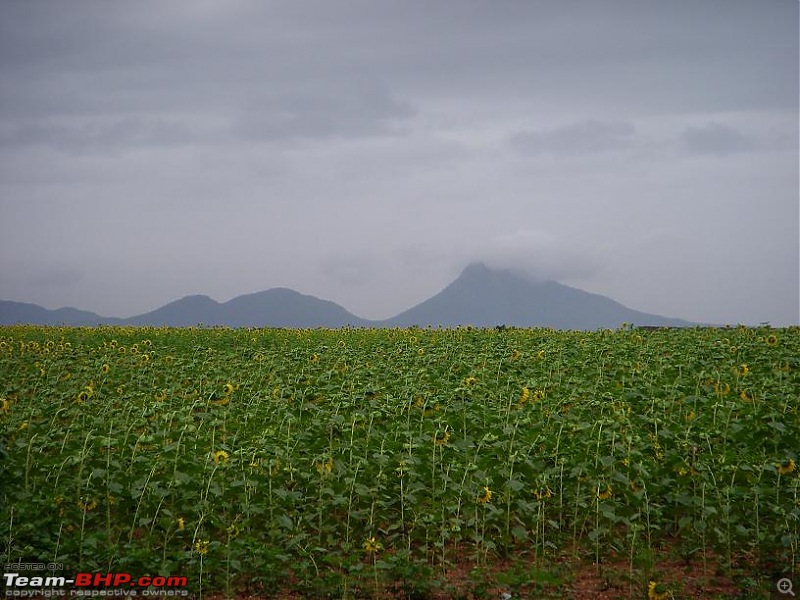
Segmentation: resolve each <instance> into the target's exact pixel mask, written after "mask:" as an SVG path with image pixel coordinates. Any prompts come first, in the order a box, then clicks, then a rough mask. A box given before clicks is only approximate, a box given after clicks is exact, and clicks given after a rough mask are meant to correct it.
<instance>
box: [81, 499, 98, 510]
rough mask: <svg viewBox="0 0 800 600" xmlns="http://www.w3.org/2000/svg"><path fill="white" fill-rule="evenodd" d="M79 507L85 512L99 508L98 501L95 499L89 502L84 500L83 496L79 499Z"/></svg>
mask: <svg viewBox="0 0 800 600" xmlns="http://www.w3.org/2000/svg"><path fill="white" fill-rule="evenodd" d="M78 508H79V509H81V510H82V511H83V512H89V511H91V510H94V509H95V508H97V502H95V501H94V500H90V501H89V502H84V501H83V498H81V499H80V500H78Z"/></svg>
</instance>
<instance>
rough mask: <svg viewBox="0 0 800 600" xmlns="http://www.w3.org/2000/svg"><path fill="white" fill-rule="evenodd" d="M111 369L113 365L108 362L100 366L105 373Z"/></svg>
mask: <svg viewBox="0 0 800 600" xmlns="http://www.w3.org/2000/svg"><path fill="white" fill-rule="evenodd" d="M110 370H111V367H110V366H109V365H108V363H103V366H102V367H100V372H101V373H103V375H108V372H109V371H110Z"/></svg>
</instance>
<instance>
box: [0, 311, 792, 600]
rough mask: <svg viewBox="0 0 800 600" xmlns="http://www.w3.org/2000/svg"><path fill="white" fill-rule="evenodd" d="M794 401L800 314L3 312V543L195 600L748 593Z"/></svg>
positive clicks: (775, 561) (786, 526) (760, 559)
mask: <svg viewBox="0 0 800 600" xmlns="http://www.w3.org/2000/svg"><path fill="white" fill-rule="evenodd" d="M798 399H800V328H797V327H792V328H782V329H776V328H768V327H762V328H745V327H737V328H719V329H713V328H696V329H665V330H656V331H644V330H640V329H635V328H632V327H623V328H621V329H618V330H613V331H612V330H604V331H597V332H583V331H579V332H575V331H572V332H569V331H554V330H544V329H541V330H526V329H513V328H496V329H472V328H468V327H467V328H459V329H385V330H375V329H340V330H330V329H328V330H326V329H313V330H291V329H238V330H236V329H223V328H211V329H202V328H187V329H167V328H163V329H161V328H121V327H120V328H117V327H99V328H58V327H33V326H14V327H4V328H0V554H2V557H3V559H4V561H5V562H6V563H8V562H11V561H34V562H44V563H59V564H63V565H65V568H67V569H71V570H72V571H87V572H98V573H107V572H132V573H136V574H146V575H155V574H162V575H167V574H168V575H185V576H186V577H187V578H188V580H189V587H190V589H191V593H192V594H193V595H194V596H195V597H204V596H208V597H215V598H222V597H236V596H239V597H248V596H249V597H297V598H300V597H339V598H343V597H346V598H351V597H352V598H362V597H363V598H383V597H389V598H438V597H459V596H460V597H464V598H480V597H494V598H496V597H499V596H498V593H504V594H506V595H505V596H503V597H506V598H512V597H554V598H558V597H580V595H579V593H578V592H577V591H575V590H576V589H577V588H576V587H574V586H577V585H578V583H579V576H578V573H579V572H581V571H585V570H589V571H591V572H592V573H594V574H597V573H600V574H601V578H604V579H605V581H606V585H609V586H611V587H612V588H614V589H616V591H617V592H618V593H619V595H618V596H609V597H633V598H643V597H650V598H657V597H661V598H668V597H687V596H691V593H690V590H689V588H688V587H687V586H688V585H689V583H688V582H687V581H686V580H685V579H680V578H678V577H674V576H673V577H671V578H670V571H669V570H668V569H665V567H664V565H665V564H667V563H668V562H669V561H678V562H681V561H683V563H687V564H688V563H691V564H694V565H701V566H709V565H711V566H713V569H712V571H713V573H716V574H717V575H720V576H724V577H728V578H730V581H733V582H734V584H735V586H738V587H736V590H737V593H752V594H757V593H766V592H763V590H765V589H766V587H765V586H766V585H767V583H765V581H766V582H768V578H769V577H771V576H773V574H774V573H784V574H787V576H791V575H792V574H796V572H797V570H798V567H800V465H798V463H800V456H798V453H799V452H800V402H799V401H798ZM670 564H672V563H670ZM611 565H616V567H615V570H613V571H608V572H607V573H612V574H613V576H606V575H604V573H606V572H605V571H603V569H606V568H611ZM620 565H622V566H620ZM457 572H460V573H462V575H463V576H462V577H460V578H454V577H453V573H457ZM672 575H674V571H672ZM705 583H706V584H709V585H710V583H709V582H708V581H706V582H705ZM748 586H750V587H748ZM565 590H567V591H566V592H565ZM569 590H572V592H569ZM743 590H744V591H743ZM748 590H750V592H748ZM759 590H760V592H759ZM570 593H572V594H573V595H572V596H570V595H569V594H570ZM592 597H595V596H592ZM598 597H599V596H598ZM709 597H711V596H709ZM720 597H724V596H720Z"/></svg>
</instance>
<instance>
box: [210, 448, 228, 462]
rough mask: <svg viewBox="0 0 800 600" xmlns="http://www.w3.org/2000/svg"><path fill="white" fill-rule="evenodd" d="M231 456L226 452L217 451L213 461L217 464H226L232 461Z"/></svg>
mask: <svg viewBox="0 0 800 600" xmlns="http://www.w3.org/2000/svg"><path fill="white" fill-rule="evenodd" d="M230 457H231V455H230V454H228V453H227V452H225V450H217V451H216V452H214V454H213V459H214V462H215V463H216V464H225V463H226V462H228V460H229V459H230Z"/></svg>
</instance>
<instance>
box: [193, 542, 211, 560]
mask: <svg viewBox="0 0 800 600" xmlns="http://www.w3.org/2000/svg"><path fill="white" fill-rule="evenodd" d="M210 545H211V542H210V541H209V540H197V541H196V542H195V543H194V551H195V552H197V553H198V554H199V555H200V556H203V555H205V554H208V548H209V546H210Z"/></svg>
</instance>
